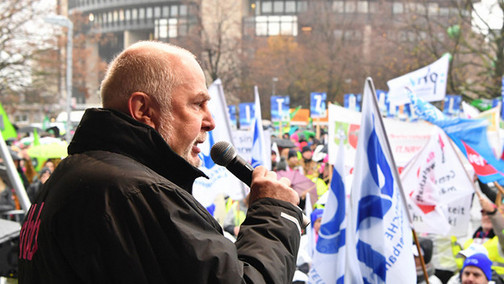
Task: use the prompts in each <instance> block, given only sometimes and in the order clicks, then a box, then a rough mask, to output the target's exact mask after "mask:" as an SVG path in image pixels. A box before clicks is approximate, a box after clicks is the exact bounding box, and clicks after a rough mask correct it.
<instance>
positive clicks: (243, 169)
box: [226, 155, 254, 187]
mask: <svg viewBox="0 0 504 284" xmlns="http://www.w3.org/2000/svg"><path fill="white" fill-rule="evenodd" d="M226 168H227V169H228V170H229V171H230V172H231V173H233V175H235V176H236V177H238V178H239V179H240V180H241V181H242V182H243V183H245V184H246V185H248V186H249V187H250V185H251V184H252V172H253V171H254V168H253V167H252V166H251V165H250V164H249V163H247V161H245V160H244V159H243V158H242V157H240V156H238V155H237V156H236V157H235V158H234V159H233V160H231V162H229V164H228V165H227V166H226Z"/></svg>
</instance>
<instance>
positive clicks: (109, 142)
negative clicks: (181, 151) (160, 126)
mask: <svg viewBox="0 0 504 284" xmlns="http://www.w3.org/2000/svg"><path fill="white" fill-rule="evenodd" d="M93 150H102V151H109V152H113V153H117V154H121V155H125V156H128V157H130V158H132V159H134V160H136V161H138V162H140V163H142V164H144V165H145V166H147V167H149V168H151V169H152V170H154V171H155V172H156V173H158V174H160V175H161V176H163V177H165V178H167V179H168V180H170V181H172V182H174V183H175V184H176V185H178V186H180V187H181V188H183V189H185V190H187V191H188V192H189V193H192V185H193V183H194V180H195V179H196V178H198V177H201V176H203V177H206V178H208V177H207V176H206V175H205V174H204V173H203V172H202V171H200V170H199V169H197V168H196V167H194V166H192V165H191V164H189V163H188V162H187V161H186V160H184V159H183V158H182V157H181V156H179V155H178V154H176V153H175V152H174V151H173V150H172V149H171V148H170V146H168V144H167V143H166V142H165V141H164V139H163V138H162V137H161V135H160V134H159V133H158V132H157V131H156V130H154V129H153V128H152V127H150V126H148V125H145V124H143V123H141V122H138V121H136V120H134V119H133V118H131V117H129V116H128V115H126V114H124V113H121V112H118V111H115V110H112V109H96V108H92V109H88V110H86V112H85V113H84V116H83V117H82V120H81V122H80V124H79V126H78V127H77V130H76V131H75V135H74V137H73V139H72V142H70V145H69V146H68V154H69V155H72V154H78V153H83V152H86V151H93Z"/></svg>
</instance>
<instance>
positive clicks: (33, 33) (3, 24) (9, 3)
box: [0, 0, 49, 93]
mask: <svg viewBox="0 0 504 284" xmlns="http://www.w3.org/2000/svg"><path fill="white" fill-rule="evenodd" d="M48 11H49V8H48V7H45V6H44V5H43V3H41V1H30V0H6V1H2V2H1V3H0V92H1V93H6V92H11V91H14V92H16V91H20V90H22V89H23V88H25V87H26V86H28V85H29V84H30V83H31V82H30V78H31V76H30V73H31V70H30V66H31V63H32V59H33V56H34V55H35V54H36V51H37V50H39V49H45V48H44V44H43V43H44V41H45V35H44V34H43V33H41V30H40V28H39V27H40V26H41V25H42V24H43V15H47V13H48Z"/></svg>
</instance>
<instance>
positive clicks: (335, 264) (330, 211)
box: [309, 138, 346, 284]
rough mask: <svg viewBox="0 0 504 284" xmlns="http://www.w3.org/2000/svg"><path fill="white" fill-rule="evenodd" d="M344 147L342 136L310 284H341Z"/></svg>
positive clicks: (343, 269) (343, 254) (343, 216)
mask: <svg viewBox="0 0 504 284" xmlns="http://www.w3.org/2000/svg"><path fill="white" fill-rule="evenodd" d="M344 148H345V147H344V139H341V138H340V145H339V149H338V157H337V162H336V165H335V167H334V169H333V175H332V179H331V186H330V189H331V190H330V192H329V196H328V198H327V202H326V204H325V208H324V213H323V214H322V223H321V225H320V230H319V237H318V240H317V244H316V247H315V253H314V255H313V261H312V267H311V269H310V274H309V277H310V278H309V279H310V280H309V283H327V284H329V283H338V284H339V283H341V284H342V283H344V278H345V261H346V259H345V258H346V255H345V252H346V248H345V238H346V218H345V214H346V212H345V208H346V206H345V184H344V183H343V180H344V160H345V159H344Z"/></svg>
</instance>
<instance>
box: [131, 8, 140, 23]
mask: <svg viewBox="0 0 504 284" xmlns="http://www.w3.org/2000/svg"><path fill="white" fill-rule="evenodd" d="M131 19H132V20H133V21H136V20H137V19H138V10H137V9H133V10H131Z"/></svg>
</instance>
